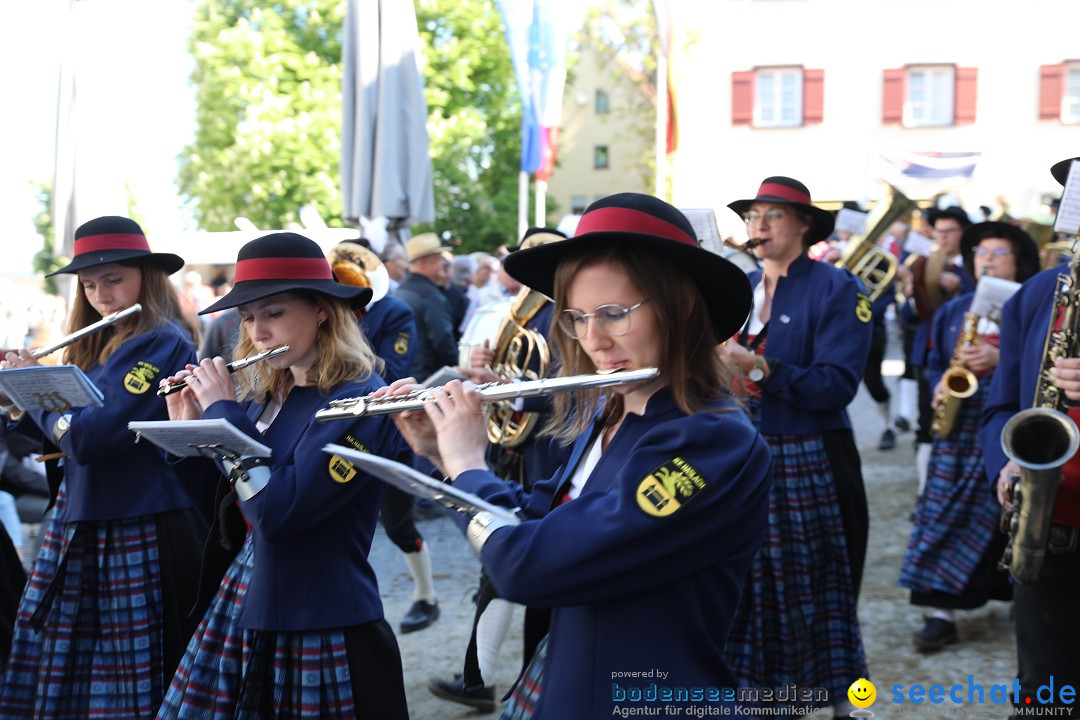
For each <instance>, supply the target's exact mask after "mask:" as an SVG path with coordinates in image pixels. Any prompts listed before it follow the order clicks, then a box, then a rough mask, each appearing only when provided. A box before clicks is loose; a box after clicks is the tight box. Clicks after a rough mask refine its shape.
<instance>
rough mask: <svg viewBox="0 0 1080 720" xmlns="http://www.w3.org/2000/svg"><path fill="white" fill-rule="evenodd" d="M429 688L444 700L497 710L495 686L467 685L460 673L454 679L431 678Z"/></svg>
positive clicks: (487, 710) (485, 710)
mask: <svg viewBox="0 0 1080 720" xmlns="http://www.w3.org/2000/svg"><path fill="white" fill-rule="evenodd" d="M428 690H430V691H431V694H432V695H434V696H436V697H441V698H442V699H443V700H450V701H452V702H456V703H461V704H462V705H468V706H469V707H474V708H476V709H477V710H480V711H483V712H495V688H494V686H491V685H470V686H468V687H466V686H465V678H464V677H463V676H462V675H460V674H458V675H454V679H453V680H443V679H442V678H437V677H436V678H431V680H429V681H428Z"/></svg>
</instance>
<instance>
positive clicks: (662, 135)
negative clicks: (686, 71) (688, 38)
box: [655, 48, 668, 200]
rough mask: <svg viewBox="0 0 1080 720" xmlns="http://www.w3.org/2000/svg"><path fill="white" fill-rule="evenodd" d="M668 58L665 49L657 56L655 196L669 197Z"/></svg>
mask: <svg viewBox="0 0 1080 720" xmlns="http://www.w3.org/2000/svg"><path fill="white" fill-rule="evenodd" d="M667 122H668V117H667V58H666V57H665V56H664V51H663V48H661V50H660V52H659V53H658V54H657V56H656V187H655V195H656V197H658V198H660V199H662V200H663V199H666V195H667Z"/></svg>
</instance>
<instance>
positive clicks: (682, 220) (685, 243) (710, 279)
mask: <svg viewBox="0 0 1080 720" xmlns="http://www.w3.org/2000/svg"><path fill="white" fill-rule="evenodd" d="M608 245H611V246H615V247H617V248H619V249H620V250H623V249H625V251H626V252H627V253H632V252H634V251H635V250H639V249H647V250H652V251H654V252H655V253H656V254H658V255H661V256H663V257H666V258H668V259H670V260H671V262H673V263H674V264H675V265H677V266H679V267H681V268H682V269H683V270H684V271H685V272H686V273H687V274H688V275H689V276H690V278H691V279H692V280H693V281H694V284H695V285H696V286H697V288H698V292H700V293H701V296H702V298H703V299H704V301H705V306H706V307H707V309H708V312H709V319H710V320H711V321H712V326H713V330H714V331H715V333H716V339H717V341H718V342H719V341H724V340H727V339H728V338H729V337H731V336H732V335H734V334H735V333H736V332H738V330H739V328H741V327H742V325H743V323H744V322H745V321H746V317H747V315H749V314H750V304H751V300H752V291H751V288H750V281H749V280H748V279H747V278H746V273H744V272H743V271H742V270H740V269H739V268H738V267H736V266H735V265H734V264H732V263H730V262H728V261H727V260H725V259H724V258H722V257H720V256H719V255H716V254H715V253H711V252H709V251H708V250H705V249H704V248H702V247H700V246H699V245H698V239H697V234H696V233H695V232H694V228H693V226H692V225H691V224H690V221H689V220H687V219H686V216H685V215H683V214H682V213H681V212H679V211H678V210H677V209H676V208H674V207H672V206H671V205H668V204H667V203H666V202H664V201H663V200H659V199H657V198H654V197H652V196H650V195H642V194H639V193H620V194H618V195H611V196H608V197H605V198H601V199H600V200H597V201H596V202H594V203H593V204H592V205H590V206H589V207H588V208H586V209H585V214H583V215H582V216H581V220H580V221H579V222H578V226H577V231H576V232H575V234H574V237H572V238H568V239H566V240H562V241H560V242H552V243H545V244H543V245H537V246H536V247H531V248H528V249H525V250H519V251H517V252H515V253H513V254H511V255H509V256H508V257H507V258H506V259H505V260H503V266H504V267H505V268H506V272H507V273H509V274H510V277H512V278H514V279H515V280H517V281H519V282H520V283H521V284H522V285H525V286H526V287H530V288H532V289H533V290H537V291H539V292H541V293H543V294H545V295H547V296H548V297H554V293H555V270H556V268H558V266H559V263H560V262H561V261H562V259H563V258H565V257H567V256H568V255H572V254H574V253H575V252H578V251H580V250H582V249H586V248H588V249H592V248H600V247H606V246H608Z"/></svg>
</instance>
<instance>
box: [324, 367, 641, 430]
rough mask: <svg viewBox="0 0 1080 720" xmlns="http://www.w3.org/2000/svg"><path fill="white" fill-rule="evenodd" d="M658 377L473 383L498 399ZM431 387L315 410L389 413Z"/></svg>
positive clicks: (421, 399) (637, 374)
mask: <svg viewBox="0 0 1080 720" xmlns="http://www.w3.org/2000/svg"><path fill="white" fill-rule="evenodd" d="M659 376H660V371H659V370H658V369H657V368H643V369H641V370H617V371H615V372H611V373H588V374H585V375H570V376H567V377H557V378H544V379H542V380H527V381H525V382H519V383H483V384H482V385H477V386H476V392H478V393H479V394H480V395H482V396H483V398H484V402H498V401H499V400H511V399H513V398H519V397H533V396H536V395H549V394H551V393H556V392H565V391H567V390H582V389H584V388H597V387H607V386H609V385H623V384H624V383H640V382H648V381H649V380H655V379H656V378H658V377H659ZM434 389H435V388H423V389H420V390H414V391H413V392H411V393H408V394H407V395H390V396H385V397H381V398H375V399H372V398H371V396H370V395H365V396H364V397H358V398H343V399H341V400H331V401H330V406H329V407H326V408H323V409H322V410H318V411H316V412H315V419H316V420H318V421H319V422H329V421H331V420H349V419H354V418H358V417H367V416H370V415H389V414H392V413H399V412H406V411H407V410H419V409H421V408H423V407H424V403H426V402H429V401H430V399H431V391H432V390H434Z"/></svg>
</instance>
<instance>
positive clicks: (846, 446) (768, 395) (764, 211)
mask: <svg viewBox="0 0 1080 720" xmlns="http://www.w3.org/2000/svg"><path fill="white" fill-rule="evenodd" d="M728 207H729V208H731V209H732V210H733V211H734V212H735V213H737V214H738V215H740V216H741V217H742V218H743V219H744V220H745V221H746V227H747V231H748V233H749V235H750V239H751V240H753V241H754V243H755V247H754V252H755V253H756V254H757V256H758V257H759V258H761V259H762V261H763V268H762V270H761V271H758V272H754V273H751V274H750V281H751V283H753V285H754V309H753V312H752V313H751V314H750V317H749V318H748V319H747V324H746V326H745V328H744V329H743V331H742V332H741V333H740V334H739V342H738V343H733V342H729V343H727V345H726V346H725V347H723V348H722V356H723V357H725V358H727V359H728V360H729V362H731V363H732V364H733V365H734V366H735V367H737V368H739V369H740V370H741V372H742V373H743V374H744V382H743V385H744V387H745V388H746V391H747V392H746V395H747V403H748V406H749V409H750V411H751V414H752V415H753V416H754V418H755V420H756V422H757V423H758V426H759V427H760V428H761V432H762V433H763V434H764V435H765V438H766V439H767V440H768V443H769V447H770V449H771V450H772V453H773V460H774V464H773V473H774V480H773V487H772V492H771V494H770V497H769V531H768V534H767V536H766V540H765V544H764V545H763V546H762V548H761V551H760V552H759V553H758V556H757V558H755V560H754V564H753V568H752V570H751V573H750V577H749V579H748V580H747V583H746V588H745V590H744V594H743V602H742V606H741V607H740V608H739V614H738V615H737V616H736V618H735V624H734V626H733V627H732V631H731V641H730V642H729V643H728V649H727V657H728V658H729V661H730V662H731V663H732V665H733V667H734V669H735V677H736V679H737V682H738V685H740V686H743V687H765V688H774V689H775V688H783V687H788V686H789V685H791V684H792V683H794V684H795V685H798V686H799V687H800V688H825V689H827V690H828V698H827V699H822V698H814V699H813V700H814V701H813V702H810V703H806V705H809V706H818V705H824V704H826V703H828V702H830V701H833V700H835V701H837V703H836V704H834V710H833V711H834V713H835V716H836V717H846V716H847V714H848V713H849V712H851V710H852V709H853V708H851V706H850V705H845V703H846V702H847V700H846V698H847V690H848V687H850V686H851V684H852V683H853V682H855V681H856V680H858V679H859V678H861V677H866V657H865V653H864V651H863V645H862V638H861V635H860V633H859V620H858V616H857V614H856V604H857V599H858V594H859V582H860V578H861V576H862V566H863V558H864V556H865V552H866V537H867V527H868V519H867V508H866V495H865V491H864V489H863V483H862V475H861V472H860V469H859V468H860V462H859V453H858V450H857V449H856V447H855V441H854V438H853V437H852V433H851V421H850V420H849V418H848V415H847V410H846V407H847V405H848V403H849V402H851V400H852V399H853V398H854V397H855V393H856V391H857V390H858V387H859V382H860V381H861V379H862V376H863V370H864V367H865V365H866V358H867V355H868V354H869V352H870V342H871V333H872V326H871V325H870V321H871V319H872V312H871V308H870V303H869V301H868V299H867V297H866V295H864V294H863V286H862V283H860V282H859V281H858V280H857V279H856V278H855V277H854V276H853V275H852V274H851V273H849V272H847V271H843V270H838V269H837V268H835V267H833V266H832V265H830V264H828V263H823V262H818V261H815V260H811V259H810V258H809V257H808V256H807V254H806V250H807V248H808V247H810V246H811V245H813V244H814V243H816V242H818V241H820V240H823V239H825V238H827V237H829V235H830V234H831V232H832V229H833V216H832V213H829V212H827V211H825V210H822V209H820V208H817V207H815V206H814V205H813V204H811V201H810V192H809V190H807V189H806V186H805V185H803V184H802V183H801V182H799V181H798V180H794V179H792V178H789V177H783V176H775V177H770V178H766V179H765V180H764V181H763V182H762V183H761V186H760V188H759V189H758V193H757V196H756V197H754V198H752V199H747V200H738V201H736V202H733V203H730V204H729V205H728ZM841 698H843V700H840V699H841ZM802 700H803V698H801V697H799V698H795V697H790V698H789V702H785V703H783V704H784V705H790V706H793V707H794V708H795V709H800V710H801V709H803V707H804V703H802V702H801V701H802Z"/></svg>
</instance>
